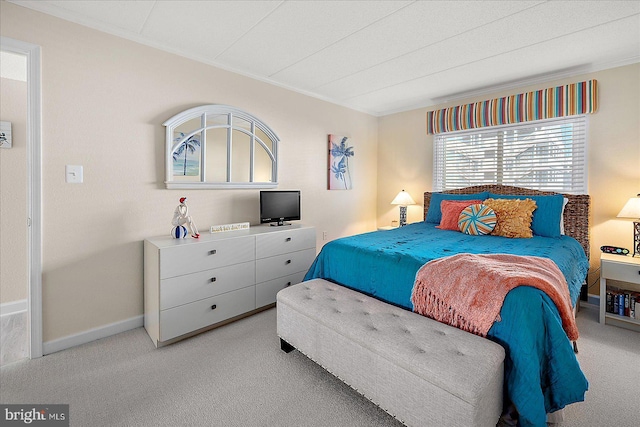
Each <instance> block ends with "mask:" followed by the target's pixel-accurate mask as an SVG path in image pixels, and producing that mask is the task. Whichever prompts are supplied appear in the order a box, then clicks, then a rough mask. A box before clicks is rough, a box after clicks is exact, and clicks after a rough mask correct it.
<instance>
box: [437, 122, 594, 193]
mask: <svg viewBox="0 0 640 427" xmlns="http://www.w3.org/2000/svg"><path fill="white" fill-rule="evenodd" d="M586 140H587V118H586V116H571V117H564V118H560V119H551V120H539V121H535V122H526V123H519V124H516V125H507V126H497V127H488V128H481V129H474V130H471V131H461V132H450V133H442V134H439V135H434V177H433V178H434V179H433V182H434V190H435V191H443V190H451V189H455V188H461V187H468V186H472V185H482V184H502V185H514V186H518V187H526V188H532V189H536V190H542V191H555V192H559V193H576V194H579V193H586V190H587V160H586V151H587V148H586V146H587V141H586Z"/></svg>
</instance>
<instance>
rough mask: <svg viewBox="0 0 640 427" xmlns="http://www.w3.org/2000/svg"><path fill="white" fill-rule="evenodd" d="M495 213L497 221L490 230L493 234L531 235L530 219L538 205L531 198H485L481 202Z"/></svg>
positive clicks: (509, 235) (506, 235)
mask: <svg viewBox="0 0 640 427" xmlns="http://www.w3.org/2000/svg"><path fill="white" fill-rule="evenodd" d="M483 204H484V205H485V206H489V207H490V208H491V209H493V210H494V211H495V213H496V217H497V218H498V223H497V224H496V227H495V228H494V229H493V231H492V232H491V234H492V235H494V236H503V237H512V238H515V237H525V238H529V237H533V232H532V231H531V220H532V218H533V211H534V210H536V208H537V207H538V206H537V205H536V202H535V201H533V200H531V199H524V200H522V199H487V200H485V201H484V202H483Z"/></svg>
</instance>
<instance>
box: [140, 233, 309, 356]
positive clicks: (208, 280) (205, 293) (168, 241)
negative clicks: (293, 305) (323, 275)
mask: <svg viewBox="0 0 640 427" xmlns="http://www.w3.org/2000/svg"><path fill="white" fill-rule="evenodd" d="M315 256H316V231H315V228H314V227H306V226H303V225H299V224H294V225H289V226H283V227H271V226H268V225H265V226H255V227H252V228H250V229H249V230H239V231H229V232H224V233H214V234H203V235H201V236H200V238H199V239H193V238H190V237H189V238H187V239H172V238H171V237H169V236H167V237H164V236H163V237H155V238H150V239H146V240H145V241H144V327H145V329H146V330H147V333H148V334H149V336H150V337H151V340H152V341H153V343H154V344H155V346H156V347H158V346H161V345H163V344H167V343H171V342H174V341H176V340H178V339H180V338H184V337H185V336H189V335H192V334H193V333H194V332H201V331H202V330H204V329H208V328H211V327H213V326H216V325H220V324H223V323H227V322H228V321H230V320H233V319H234V318H237V317H241V316H243V315H248V314H252V313H253V312H256V311H259V310H261V309H264V308H268V307H271V306H273V304H274V303H275V301H276V294H277V293H278V291H279V290H281V289H283V288H285V287H287V286H289V285H292V284H295V283H299V282H300V281H302V279H303V278H304V275H305V274H306V272H307V270H308V269H309V266H310V265H311V263H312V262H313V260H314V258H315Z"/></svg>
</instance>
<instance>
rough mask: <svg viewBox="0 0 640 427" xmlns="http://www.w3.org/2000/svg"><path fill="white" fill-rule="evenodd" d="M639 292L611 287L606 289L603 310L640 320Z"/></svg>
mask: <svg viewBox="0 0 640 427" xmlns="http://www.w3.org/2000/svg"><path fill="white" fill-rule="evenodd" d="M638 302H640V292H633V291H628V290H624V289H615V288H611V289H608V290H607V295H606V306H605V311H606V312H607V313H613V314H617V315H618V316H623V317H630V318H632V319H638V320H640V313H639V312H638V311H639V310H640V304H638Z"/></svg>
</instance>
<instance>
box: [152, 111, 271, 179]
mask: <svg viewBox="0 0 640 427" xmlns="http://www.w3.org/2000/svg"><path fill="white" fill-rule="evenodd" d="M164 126H166V156H167V157H166V160H165V161H166V171H165V172H166V180H165V183H166V186H167V188H182V189H186V188H192V189H193V188H275V187H277V185H278V162H277V159H278V157H277V155H278V141H279V139H278V136H277V135H276V134H275V133H274V132H273V131H272V130H271V129H270V128H269V127H268V126H267V125H266V124H265V123H263V122H262V121H260V120H259V119H257V118H256V117H254V116H252V115H251V114H249V113H246V112H244V111H242V110H239V109H237V108H234V107H230V106H228V105H203V106H201V107H196V108H192V109H190V110H187V111H183V112H182V113H180V114H178V115H176V116H174V117H172V118H171V119H169V120H167V121H166V122H165V123H164Z"/></svg>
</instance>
